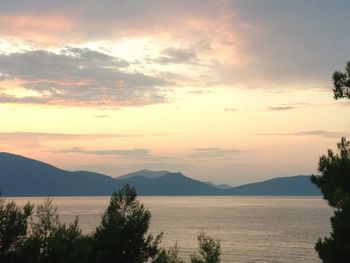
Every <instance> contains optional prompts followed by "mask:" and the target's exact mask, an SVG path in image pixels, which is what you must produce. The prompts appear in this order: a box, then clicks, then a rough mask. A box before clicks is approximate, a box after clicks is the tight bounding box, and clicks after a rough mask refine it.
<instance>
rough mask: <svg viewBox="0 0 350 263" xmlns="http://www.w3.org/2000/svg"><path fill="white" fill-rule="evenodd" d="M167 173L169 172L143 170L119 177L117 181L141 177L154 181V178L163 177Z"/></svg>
mask: <svg viewBox="0 0 350 263" xmlns="http://www.w3.org/2000/svg"><path fill="white" fill-rule="evenodd" d="M168 173H170V172H169V171H150V170H147V169H144V170H140V171H137V172H133V173H129V174H125V175H122V176H119V177H118V179H127V178H132V177H136V176H143V177H146V178H150V179H155V178H159V177H162V176H163V175H166V174H168Z"/></svg>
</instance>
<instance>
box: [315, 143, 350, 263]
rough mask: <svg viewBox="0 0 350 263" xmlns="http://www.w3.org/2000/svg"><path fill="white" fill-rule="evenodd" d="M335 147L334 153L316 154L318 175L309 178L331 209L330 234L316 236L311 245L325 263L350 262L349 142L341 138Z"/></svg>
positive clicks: (329, 151) (330, 151)
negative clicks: (319, 173) (313, 244)
mask: <svg viewBox="0 0 350 263" xmlns="http://www.w3.org/2000/svg"><path fill="white" fill-rule="evenodd" d="M337 146H338V153H334V152H333V151H332V150H328V153H327V155H323V156H321V157H320V160H319V165H318V170H319V171H320V172H321V175H320V176H312V177H311V180H312V182H313V183H315V184H316V185H317V186H318V187H319V188H320V189H321V191H322V194H323V197H324V199H325V200H327V201H328V204H329V205H330V206H331V207H333V208H334V209H335V212H334V216H333V217H332V218H331V225H332V232H331V235H330V237H326V238H324V240H322V239H319V240H318V242H317V243H316V245H315V249H316V251H317V252H318V255H319V257H320V258H321V259H322V261H323V262H326V263H346V262H350V142H349V141H347V140H346V139H345V138H342V139H341V141H340V142H339V143H338V145H337Z"/></svg>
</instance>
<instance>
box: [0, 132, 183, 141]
mask: <svg viewBox="0 0 350 263" xmlns="http://www.w3.org/2000/svg"><path fill="white" fill-rule="evenodd" d="M174 134H176V133H149V134H136V133H134V134H133V133H130V134H128V133H119V134H118V133H115V134H111V133H109V134H108V133H101V134H87V133H79V134H74V133H45V132H0V140H28V141H32V140H85V139H88V140H93V139H108V138H133V137H148V136H168V135H169V136H170V135H174Z"/></svg>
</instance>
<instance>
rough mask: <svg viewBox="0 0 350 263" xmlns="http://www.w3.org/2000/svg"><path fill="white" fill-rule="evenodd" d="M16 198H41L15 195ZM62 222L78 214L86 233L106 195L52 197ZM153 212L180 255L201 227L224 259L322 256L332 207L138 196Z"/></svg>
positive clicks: (309, 201) (315, 201)
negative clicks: (320, 242) (319, 243)
mask: <svg viewBox="0 0 350 263" xmlns="http://www.w3.org/2000/svg"><path fill="white" fill-rule="evenodd" d="M14 199H15V201H16V202H17V203H18V204H21V205H22V204H24V203H25V202H27V200H29V201H30V202H31V203H33V204H40V203H43V201H44V199H45V198H39V197H37V198H35V197H31V198H14ZM53 200H54V204H55V205H57V206H58V208H59V213H60V216H61V219H62V221H63V222H71V221H73V220H74V218H75V216H76V215H78V216H79V219H80V226H81V227H82V229H83V231H84V232H86V233H88V232H91V231H93V230H94V229H95V227H96V226H97V225H98V224H99V222H100V218H101V214H102V213H103V211H104V210H105V208H106V207H107V205H108V202H109V197H55V198H53ZM140 200H141V202H142V203H144V204H145V205H146V207H148V208H149V209H150V211H151V212H152V222H151V232H152V233H154V234H156V233H159V232H160V231H163V233H164V237H163V242H162V246H163V247H170V246H173V245H174V244H175V243H176V242H177V243H178V245H179V247H180V252H181V254H182V255H183V256H188V255H189V254H190V253H192V252H194V251H195V250H196V248H197V239H196V237H197V234H198V233H199V232H200V231H201V230H204V231H205V232H206V233H207V234H209V235H210V236H212V237H214V238H217V239H220V240H221V246H222V262H283V263H289V262H290V263H292V262H293V263H295V262H310V263H312V262H320V261H319V260H318V257H317V255H316V253H315V251H314V243H315V241H316V240H317V239H318V238H319V237H323V236H325V235H328V233H329V230H330V226H329V218H330V216H331V212H332V211H331V209H330V208H329V207H328V206H327V205H326V203H325V201H324V200H322V199H321V198H318V197H237V196H235V197H228V196H225V197H140Z"/></svg>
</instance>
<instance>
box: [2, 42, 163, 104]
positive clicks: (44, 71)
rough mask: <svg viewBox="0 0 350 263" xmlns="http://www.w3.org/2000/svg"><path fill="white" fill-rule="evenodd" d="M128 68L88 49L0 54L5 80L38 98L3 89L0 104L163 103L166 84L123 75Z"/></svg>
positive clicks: (148, 78)
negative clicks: (32, 92)
mask: <svg viewBox="0 0 350 263" xmlns="http://www.w3.org/2000/svg"><path fill="white" fill-rule="evenodd" d="M128 65H129V63H128V62H126V61H124V60H121V59H119V58H116V57H112V56H109V55H107V54H104V53H101V52H97V51H93V50H90V49H86V48H85V49H80V48H71V47H68V48H65V49H63V50H61V52H60V53H53V52H48V51H44V50H34V51H27V52H23V53H11V54H1V53H0V72H1V74H2V76H6V77H4V79H7V80H13V79H16V80H20V81H22V82H23V87H24V88H25V89H27V90H28V91H35V92H36V93H37V94H38V95H31V96H26V97H16V96H14V95H10V94H7V93H6V87H2V89H1V92H0V102H1V103H13V102H15V103H34V104H43V103H45V104H59V105H60V104H63V105H67V104H68V105H78V106H79V105H82V106H90V105H91V106H103V105H105V106H119V105H122V106H123V105H129V106H137V105H146V104H153V103H159V102H165V101H167V99H166V94H165V92H164V89H162V87H165V86H167V85H168V84H169V83H168V82H167V81H166V80H164V79H160V78H157V77H152V76H147V75H144V74H142V73H138V72H134V73H129V72H126V71H125V68H127V67H128ZM0 85H1V83H0ZM0 87H1V86H0Z"/></svg>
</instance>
